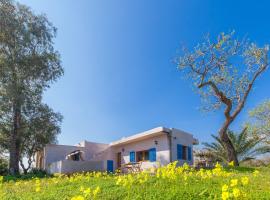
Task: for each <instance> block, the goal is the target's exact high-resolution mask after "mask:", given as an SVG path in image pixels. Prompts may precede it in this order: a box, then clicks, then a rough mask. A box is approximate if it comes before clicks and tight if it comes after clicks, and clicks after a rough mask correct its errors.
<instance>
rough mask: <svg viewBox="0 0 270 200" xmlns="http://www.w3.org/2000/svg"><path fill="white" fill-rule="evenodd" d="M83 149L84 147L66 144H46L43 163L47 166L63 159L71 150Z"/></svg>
mask: <svg viewBox="0 0 270 200" xmlns="http://www.w3.org/2000/svg"><path fill="white" fill-rule="evenodd" d="M75 150H81V151H84V147H76V146H67V145H47V146H46V147H45V149H44V152H45V153H44V165H45V169H47V168H48V165H49V164H50V163H53V162H56V161H60V160H65V159H66V155H67V154H69V153H70V152H72V151H75Z"/></svg>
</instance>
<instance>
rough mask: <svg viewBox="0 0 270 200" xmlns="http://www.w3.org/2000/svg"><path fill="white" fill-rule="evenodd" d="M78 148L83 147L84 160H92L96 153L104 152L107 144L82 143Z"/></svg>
mask: <svg viewBox="0 0 270 200" xmlns="http://www.w3.org/2000/svg"><path fill="white" fill-rule="evenodd" d="M78 146H82V147H85V148H84V151H85V160H92V159H93V158H94V156H95V155H96V154H97V153H99V152H103V151H105V150H106V149H107V148H108V147H109V144H103V143H96V142H88V141H82V142H80V143H79V144H78Z"/></svg>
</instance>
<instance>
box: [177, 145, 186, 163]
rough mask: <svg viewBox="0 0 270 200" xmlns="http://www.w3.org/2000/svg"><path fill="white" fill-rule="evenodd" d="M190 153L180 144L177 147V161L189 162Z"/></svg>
mask: <svg viewBox="0 0 270 200" xmlns="http://www.w3.org/2000/svg"><path fill="white" fill-rule="evenodd" d="M187 151H188V147H187V146H184V145H181V144H178V145H177V159H178V160H187V153H188V152H187Z"/></svg>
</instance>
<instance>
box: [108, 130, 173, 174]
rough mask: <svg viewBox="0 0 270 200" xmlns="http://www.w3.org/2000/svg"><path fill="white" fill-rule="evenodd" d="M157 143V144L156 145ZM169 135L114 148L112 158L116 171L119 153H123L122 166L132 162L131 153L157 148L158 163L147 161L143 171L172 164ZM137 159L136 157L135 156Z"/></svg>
mask: <svg viewBox="0 0 270 200" xmlns="http://www.w3.org/2000/svg"><path fill="white" fill-rule="evenodd" d="M155 141H157V144H155ZM168 141H169V140H168V136H167V133H164V134H163V135H159V136H154V137H151V138H148V139H144V140H141V141H137V142H131V143H129V144H123V145H117V146H116V147H112V151H111V152H112V157H111V159H112V160H113V161H114V169H116V168H117V153H118V152H121V164H127V163H129V162H130V152H131V151H135V152H137V151H143V150H149V149H151V148H156V162H150V161H145V162H143V163H142V166H141V167H142V169H147V168H151V167H158V165H161V166H163V165H167V164H169V163H170V151H169V143H168ZM135 157H136V155H135Z"/></svg>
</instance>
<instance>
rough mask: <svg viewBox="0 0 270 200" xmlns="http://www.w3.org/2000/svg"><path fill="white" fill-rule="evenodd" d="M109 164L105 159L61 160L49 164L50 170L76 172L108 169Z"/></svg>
mask: <svg viewBox="0 0 270 200" xmlns="http://www.w3.org/2000/svg"><path fill="white" fill-rule="evenodd" d="M106 170H107V164H106V162H105V161H73V160H61V161H58V162H54V163H51V164H49V166H48V172H49V173H50V174H53V173H63V174H67V173H74V172H89V171H106Z"/></svg>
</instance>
